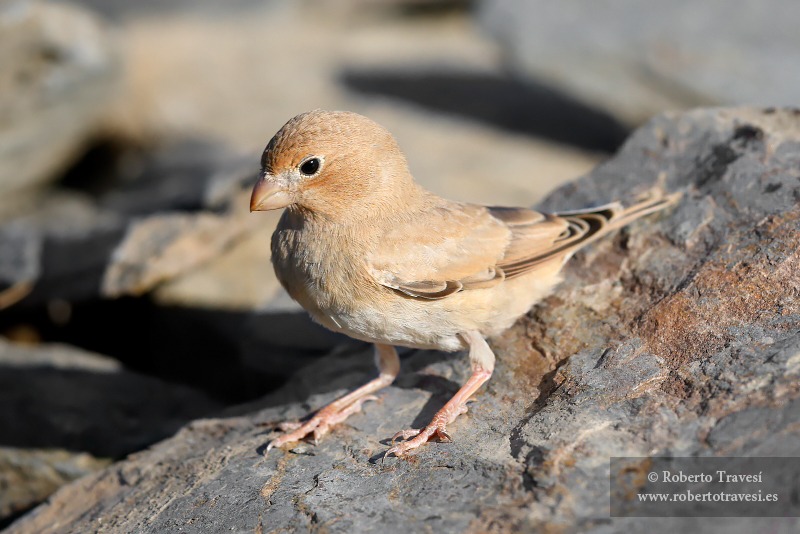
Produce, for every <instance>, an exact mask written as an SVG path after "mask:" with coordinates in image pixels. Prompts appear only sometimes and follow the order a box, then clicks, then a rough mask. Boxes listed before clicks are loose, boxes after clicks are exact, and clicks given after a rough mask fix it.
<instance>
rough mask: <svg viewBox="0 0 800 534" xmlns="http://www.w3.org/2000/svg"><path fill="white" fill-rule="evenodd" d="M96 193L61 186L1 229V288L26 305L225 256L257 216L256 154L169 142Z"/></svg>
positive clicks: (129, 290) (150, 284)
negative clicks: (252, 188)
mask: <svg viewBox="0 0 800 534" xmlns="http://www.w3.org/2000/svg"><path fill="white" fill-rule="evenodd" d="M142 159H143V161H141V162H138V164H137V165H136V167H137V168H138V171H136V172H133V173H132V175H131V176H127V174H130V172H120V174H121V175H122V176H119V177H118V176H108V177H106V182H107V183H106V184H105V189H104V190H102V191H100V192H99V193H97V192H93V191H79V190H75V189H66V188H59V189H53V190H51V191H48V192H46V193H44V194H42V195H41V196H39V197H38V198H37V199H36V201H35V203H34V205H33V206H31V208H30V209H29V210H28V211H26V212H25V213H24V214H21V215H18V216H15V217H12V218H9V219H8V220H6V221H4V222H3V224H2V226H0V251H2V252H3V254H2V257H0V288H2V287H3V286H6V287H8V286H14V285H15V284H19V283H22V282H28V283H31V284H32V285H33V290H32V292H31V294H30V295H28V296H27V298H26V300H25V304H26V305H28V306H33V305H38V304H41V303H43V302H47V301H49V300H52V299H64V300H68V301H82V300H88V299H92V298H98V297H118V296H122V295H139V294H142V293H144V292H146V291H149V290H151V289H153V288H154V287H155V286H157V285H158V284H160V283H162V282H164V281H167V280H169V279H170V278H173V277H176V276H178V275H181V274H183V273H185V272H187V271H189V270H191V269H193V268H196V267H197V266H198V265H200V264H202V263H204V262H208V261H210V260H211V259H212V258H216V257H217V256H219V254H220V252H221V251H222V250H224V249H226V248H227V247H229V246H231V244H233V243H234V242H235V241H236V240H237V239H240V238H242V237H243V236H245V235H247V233H248V232H249V231H250V229H251V227H253V226H255V224H256V223H257V222H258V221H257V220H256V219H253V218H248V217H246V214H247V203H246V201H245V200H244V194H245V193H246V189H247V187H248V186H249V184H250V183H251V182H252V181H253V179H254V174H255V170H254V165H255V163H253V162H254V161H256V160H255V159H254V157H242V156H238V155H235V154H233V153H232V152H231V151H229V150H227V149H225V148H224V147H221V146H218V145H211V146H210V145H208V144H201V143H188V144H182V145H177V146H169V147H164V148H162V149H161V150H159V151H156V152H154V153H153V154H151V155H149V156H146V157H144V158H142Z"/></svg>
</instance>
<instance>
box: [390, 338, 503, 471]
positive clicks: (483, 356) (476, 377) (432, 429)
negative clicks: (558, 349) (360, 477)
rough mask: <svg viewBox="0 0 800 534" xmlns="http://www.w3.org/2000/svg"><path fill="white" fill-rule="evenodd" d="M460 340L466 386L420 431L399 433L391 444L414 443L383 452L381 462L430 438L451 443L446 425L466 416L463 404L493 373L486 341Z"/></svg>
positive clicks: (490, 352)
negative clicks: (465, 348)
mask: <svg viewBox="0 0 800 534" xmlns="http://www.w3.org/2000/svg"><path fill="white" fill-rule="evenodd" d="M461 337H462V338H463V339H464V341H466V342H467V343H468V344H469V361H470V363H471V364H472V376H470V377H469V380H467V383H466V384H464V385H463V386H462V387H461V389H459V390H458V391H457V392H456V394H455V395H453V398H452V399H450V400H449V401H448V402H447V404H445V405H444V406H443V407H442V409H441V410H439V411H438V412H436V414H435V415H434V416H433V419H432V420H431V422H430V424H428V426H426V427H425V428H421V429H416V428H410V429H407V430H401V431H400V432H398V433H397V434H395V435H394V437H393V438H392V441H394V440H395V439H397V438H398V437H402V438H403V439H408V438H411V437H413V438H414V439H411V440H409V441H405V442H403V443H400V444H398V445H395V446H394V447H392V448H391V449H389V450H388V451H386V453H385V454H384V455H383V456H384V458H385V457H386V456H389V455H390V454H394V455H395V456H402V455H403V454H404V453H405V452H406V451H409V450H411V449H416V448H417V447H419V446H420V445H422V444H423V443H425V442H426V441H428V440H429V439H430V438H431V437H433V436H436V437H438V438H447V439H449V440H451V438H450V436H449V435H448V434H447V431H446V427H447V425H448V424H450V423H452V422H453V421H455V420H456V417H458V416H459V415H461V414H462V413H466V412H467V405H466V403H467V401H468V400H469V398H470V397H471V396H472V394H473V393H475V392H476V391H477V390H478V388H479V387H481V384H483V383H484V382H486V381H487V380H489V378H490V377H491V376H492V371H493V370H494V353H493V352H492V349H490V348H489V345H488V344H487V343H486V340H485V339H483V336H482V335H481V334H480V332H475V331H471V332H464V333H462V334H461ZM451 441H452V440H451Z"/></svg>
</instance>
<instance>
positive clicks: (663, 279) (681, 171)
mask: <svg viewBox="0 0 800 534" xmlns="http://www.w3.org/2000/svg"><path fill="white" fill-rule="evenodd" d="M798 163H800V113H799V112H797V111H795V110H785V109H778V110H774V109H768V110H757V109H699V110H696V111H692V112H690V113H686V114H683V115H662V116H659V117H656V118H655V119H653V120H651V121H650V122H649V123H648V124H647V125H646V126H644V127H642V128H641V129H639V130H638V131H637V132H636V133H635V134H634V135H633V136H632V137H631V138H630V139H629V140H628V142H627V143H626V144H625V146H624V147H623V148H622V149H621V151H620V152H619V153H618V154H617V155H616V156H615V157H614V158H612V159H610V160H608V161H607V162H605V163H604V164H602V165H600V166H598V167H597V168H596V169H595V170H594V171H592V172H591V173H590V174H589V175H588V176H587V177H585V178H583V179H581V180H578V181H577V182H574V183H572V184H568V185H566V186H564V187H562V188H561V189H559V190H558V191H556V192H555V193H554V194H553V195H551V196H550V197H548V199H547V200H546V201H545V202H544V204H543V206H544V207H546V208H548V209H555V208H559V209H562V208H577V207H581V206H585V205H588V204H592V203H598V202H603V201H607V200H611V199H612V198H615V197H619V198H623V199H627V200H630V199H631V198H633V197H634V196H635V195H636V194H637V193H638V192H640V191H644V190H646V189H647V188H648V187H650V186H651V185H652V184H654V183H660V184H662V185H663V186H664V187H666V188H667V189H668V190H677V189H679V190H682V191H683V192H684V196H683V197H682V199H681V200H680V201H679V203H678V204H677V205H676V206H675V207H674V208H672V209H671V210H669V211H667V212H665V213H662V214H659V215H653V216H650V217H647V218H645V219H643V220H640V221H637V222H635V223H634V224H632V225H630V226H629V227H628V228H627V229H624V230H621V231H620V232H619V233H617V234H616V235H614V236H612V237H609V238H607V239H604V240H601V241H600V242H598V243H596V244H595V245H593V246H591V247H589V248H588V249H585V250H584V251H582V252H581V253H579V254H578V255H576V257H575V258H574V259H573V260H571V261H570V262H569V263H568V264H567V266H566V267H565V270H564V274H565V281H564V282H563V284H562V285H561V286H560V287H559V288H558V289H557V290H556V292H555V293H554V294H553V295H552V296H550V297H548V298H546V299H545V300H544V301H543V302H542V303H540V304H539V305H537V306H535V307H534V309H533V310H532V311H531V312H530V313H529V314H528V315H527V316H526V317H524V318H523V319H521V320H520V321H518V322H517V324H516V325H515V326H513V327H512V328H511V329H509V330H508V331H506V332H505V333H503V334H501V335H499V336H497V337H496V338H494V339H491V340H490V343H491V345H492V346H493V348H494V349H495V351H496V353H497V355H498V365H497V368H496V371H495V376H494V377H493V378H492V380H491V381H490V382H489V383H488V385H487V387H486V388H485V389H484V390H483V391H482V392H481V393H479V394H478V395H477V396H476V398H475V402H474V403H472V404H471V405H470V411H469V413H468V415H466V416H463V417H461V418H459V419H458V420H457V421H456V422H455V423H454V424H452V425H451V427H450V431H451V435H452V436H453V439H454V443H431V444H428V445H427V446H424V447H422V448H421V449H419V450H417V451H415V453H414V454H410V455H408V456H407V457H405V458H401V459H395V458H390V459H387V460H386V462H385V463H381V461H380V459H381V455H382V453H383V452H384V451H385V450H386V449H387V448H388V446H389V438H390V437H391V436H392V435H393V434H394V432H395V431H397V430H399V429H402V428H407V427H409V426H412V427H414V426H419V425H420V424H424V423H425V422H427V419H428V418H429V417H430V416H431V415H432V413H433V412H434V411H435V410H436V409H438V408H439V407H441V406H442V404H443V403H444V402H445V400H446V399H447V398H448V396H449V395H451V394H452V393H453V392H454V391H455V390H456V389H457V388H458V386H459V384H461V383H463V381H464V380H465V378H466V377H467V375H468V373H469V369H468V366H467V364H466V362H465V361H464V359H463V358H462V357H455V356H445V355H443V354H441V353H437V352H431V351H410V352H407V353H406V355H405V356H404V358H403V360H404V361H403V370H402V372H401V374H400V376H399V377H398V379H397V380H396V382H395V384H394V385H392V386H390V387H388V388H386V389H385V390H384V391H383V393H382V396H381V399H380V400H379V401H378V402H372V403H367V404H366V405H365V409H364V411H363V413H359V414H356V415H354V416H352V417H351V418H350V419H349V420H348V421H347V423H346V424H344V425H341V426H340V427H338V428H335V429H334V430H333V431H332V433H331V434H330V435H328V436H325V437H324V438H323V439H322V440H321V441H320V443H319V445H318V446H313V445H310V444H304V443H303V444H298V445H297V446H295V447H294V448H291V449H290V450H278V451H271V452H270V453H269V454H266V455H264V454H263V453H264V448H265V444H266V443H267V442H268V441H269V439H270V437H271V436H272V434H270V429H271V428H272V427H273V425H274V423H275V422H277V421H280V420H283V419H286V418H295V417H300V416H303V415H304V414H306V413H307V412H308V410H309V409H313V408H316V407H319V406H322V405H323V404H324V403H326V402H328V401H330V400H332V399H333V398H334V397H336V396H337V395H339V394H341V393H342V392H344V391H346V390H347V389H350V388H352V387H354V386H356V385H358V384H360V383H363V382H364V381H366V380H367V379H368V378H369V377H371V376H373V375H374V372H375V371H374V369H372V362H371V357H370V350H369V349H359V348H356V349H352V348H351V349H342V350H338V351H335V352H334V353H332V354H331V355H330V356H328V357H327V358H325V359H323V360H321V361H319V362H317V363H316V364H315V365H314V366H312V367H309V368H307V369H306V370H305V371H303V372H301V373H299V374H298V375H296V376H295V378H294V379H293V380H292V381H290V382H289V383H288V384H287V385H286V386H285V387H284V388H282V389H281V390H279V391H277V392H275V393H273V394H271V395H270V396H268V397H266V398H264V399H262V400H261V401H259V402H257V403H254V404H250V405H247V406H241V407H239V408H237V409H235V410H233V411H230V412H228V413H227V414H226V415H225V416H222V417H218V418H215V419H205V420H198V421H195V422H193V423H191V424H189V425H187V426H186V427H184V428H183V429H182V430H181V431H180V432H179V433H178V434H177V435H175V436H174V437H172V438H169V439H167V440H165V441H162V442H161V443H159V444H157V445H155V446H153V447H151V448H150V449H149V450H146V451H143V452H140V453H137V454H135V455H132V456H131V457H129V458H128V459H126V460H123V461H121V462H118V463H115V464H113V465H112V466H110V467H108V468H107V469H105V470H103V471H100V472H97V473H94V474H90V475H88V476H86V477H84V478H83V479H81V480H79V481H77V482H75V483H73V484H70V485H68V486H65V487H63V488H61V489H60V490H59V491H58V492H56V493H55V494H54V495H53V496H52V497H51V498H50V499H49V500H48V502H47V503H45V504H43V505H41V506H39V507H38V508H37V509H35V510H34V511H33V512H31V513H30V514H28V515H26V516H25V517H23V518H21V519H19V520H18V521H17V522H16V523H14V524H13V525H12V526H11V527H10V529H9V530H8V532H11V533H14V534H22V533H28V532H30V533H33V532H36V533H42V532H46V533H56V532H75V531H85V530H88V529H90V528H91V529H92V530H95V531H98V532H140V533H145V532H164V531H170V530H176V531H177V530H180V531H181V532H185V533H192V532H210V531H223V530H224V531H228V530H233V531H242V532H244V531H256V532H258V531H268V530H275V529H284V530H288V531H303V532H304V531H307V530H309V529H312V530H325V531H328V532H372V531H380V532H386V533H391V532H418V531H426V530H432V531H444V532H462V531H467V532H485V531H500V532H508V531H538V530H549V531H550V530H554V531H581V532H597V533H601V532H602V533H609V532H667V531H674V530H677V529H687V528H689V530H700V529H702V530H703V531H707V532H753V531H756V530H759V529H760V528H763V527H764V526H765V525H766V524H767V523H766V522H768V524H769V525H770V528H771V529H772V531H775V532H793V531H796V529H797V528H798V526H799V524H798V520H797V518H786V519H777V518H771V519H759V518H735V519H726V518H714V519H703V518H688V519H681V518H647V519H643V518H610V517H609V496H608V471H609V457H610V456H648V455H667V456H669V455H673V456H681V455H687V456H692V455H693V456H717V455H721V456H728V455H741V456H758V455H765V456H769V455H783V456H797V455H798V454H800V440H799V439H798V437H800V436H798V429H797V425H796V423H794V421H796V410H797V406H798V403H799V402H800V387H798V384H800V382H799V381H798V373H800V365H799V364H798V357H800V326H799V325H800V320H799V319H800V298H798V296H800V275H799V274H798V273H800V270H798V261H800V252H798V251H800V207H799V206H798V203H800V183H798V178H800V172H798V170H797V169H798V168H799V167H798ZM90 525H91V527H90Z"/></svg>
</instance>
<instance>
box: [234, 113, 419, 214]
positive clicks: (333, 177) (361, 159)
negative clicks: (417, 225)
mask: <svg viewBox="0 0 800 534" xmlns="http://www.w3.org/2000/svg"><path fill="white" fill-rule="evenodd" d="M417 188H418V186H417V185H416V184H415V183H414V180H413V178H411V175H410V173H409V172H408V166H407V164H406V159H405V156H404V155H403V153H402V152H401V151H400V148H399V147H398V145H397V141H395V139H394V137H393V136H392V134H390V133H389V132H388V131H387V130H386V129H385V128H383V127H381V126H379V125H378V124H376V123H375V122H373V121H371V120H370V119H368V118H366V117H364V116H362V115H359V114H357V113H351V112H347V111H322V110H315V111H309V112H307V113H303V114H301V115H298V116H297V117H294V118H293V119H291V120H289V122H287V123H286V124H285V125H284V126H283V127H282V128H281V129H280V130H279V131H278V133H276V134H275V136H274V137H273V138H272V140H271V141H270V142H269V144H268V145H267V148H266V149H264V153H263V155H262V156H261V174H260V175H259V178H258V181H257V182H256V185H255V187H254V188H253V195H252V196H251V198H250V211H265V210H274V209H279V208H284V207H290V208H291V207H300V208H303V209H305V210H308V211H311V212H315V213H318V214H321V215H323V216H326V217H329V218H341V217H342V216H348V215H349V216H350V217H352V216H353V214H355V215H356V216H359V215H360V214H364V215H368V214H369V212H370V211H374V210H377V211H382V210H385V209H393V208H392V207H394V208H397V207H399V206H400V205H402V204H403V203H404V202H405V201H406V200H404V199H407V197H409V193H413V192H414V191H415V190H416V189H417ZM411 196H413V195H411Z"/></svg>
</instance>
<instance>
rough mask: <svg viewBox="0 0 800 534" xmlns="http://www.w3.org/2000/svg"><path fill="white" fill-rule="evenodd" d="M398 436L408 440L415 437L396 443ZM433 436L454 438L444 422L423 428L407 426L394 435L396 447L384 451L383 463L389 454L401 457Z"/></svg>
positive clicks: (393, 439) (441, 438)
mask: <svg viewBox="0 0 800 534" xmlns="http://www.w3.org/2000/svg"><path fill="white" fill-rule="evenodd" d="M398 437H402V438H403V440H408V438H413V439H411V440H409V441H403V442H402V443H399V444H397V445H394V441H395V440H396V439H397V438H398ZM432 437H436V438H437V439H439V440H443V439H446V440H448V441H450V442H452V441H453V438H452V437H451V436H450V434H448V433H447V431H446V430H445V425H444V424H439V423H431V424H430V425H428V426H426V427H425V428H421V429H417V428H407V429H406V430H401V431H400V432H398V433H397V434H395V435H394V436H392V444H393V445H394V447H392V448H390V449H389V450H387V451H386V452H385V453H383V458H382V459H381V463H383V462H384V461H385V460H386V457H387V456H389V455H390V454H394V455H395V456H396V457H398V458H399V457H401V456H403V455H404V454H405V453H406V452H407V451H410V450H412V449H416V448H417V447H419V446H420V445H422V444H423V443H426V442H427V441H429V440H430V439H431V438H432Z"/></svg>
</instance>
